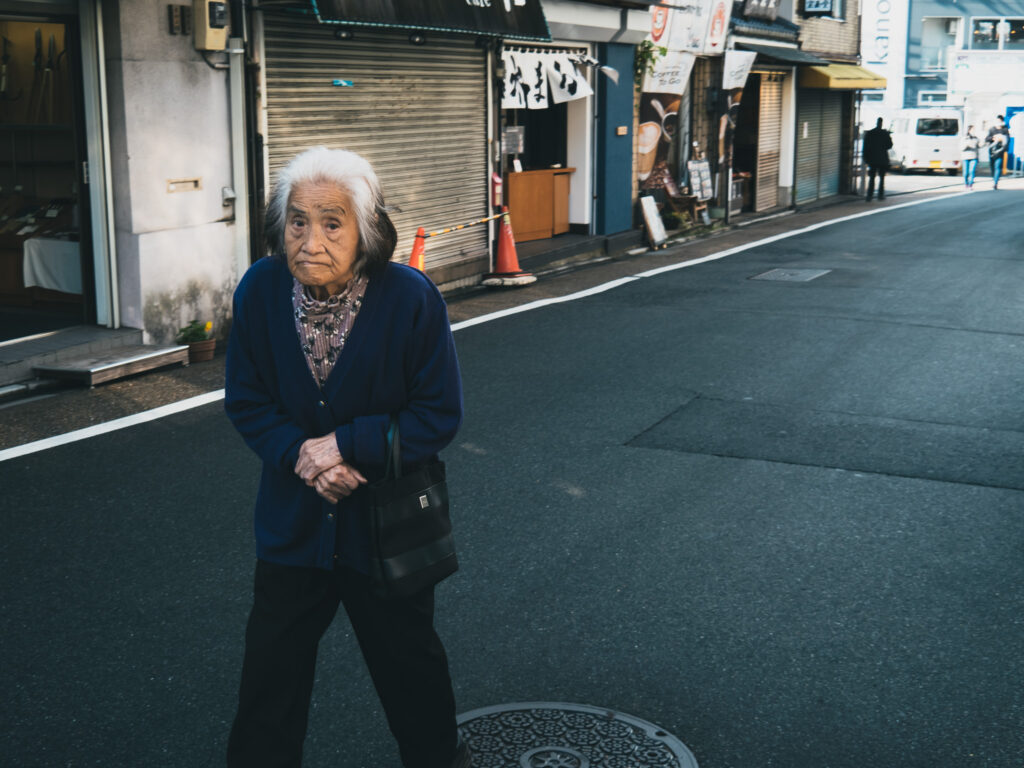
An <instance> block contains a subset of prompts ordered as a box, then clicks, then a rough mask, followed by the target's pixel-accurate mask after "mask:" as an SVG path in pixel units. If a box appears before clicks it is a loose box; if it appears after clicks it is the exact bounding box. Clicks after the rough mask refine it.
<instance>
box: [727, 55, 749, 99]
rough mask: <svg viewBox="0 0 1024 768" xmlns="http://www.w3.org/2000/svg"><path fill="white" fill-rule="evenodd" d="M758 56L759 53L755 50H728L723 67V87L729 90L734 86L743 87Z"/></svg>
mask: <svg viewBox="0 0 1024 768" xmlns="http://www.w3.org/2000/svg"><path fill="white" fill-rule="evenodd" d="M756 58H757V54H756V53H754V52H753V51H726V52H725V62H724V63H725V66H724V67H723V69H722V89H723V90H726V91H729V90H732V89H733V88H742V87H743V85H744V84H745V83H746V82H747V76H748V75H749V74H750V68H751V67H752V66H754V59H756Z"/></svg>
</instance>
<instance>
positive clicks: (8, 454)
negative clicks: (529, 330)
mask: <svg viewBox="0 0 1024 768" xmlns="http://www.w3.org/2000/svg"><path fill="white" fill-rule="evenodd" d="M967 194H971V193H970V192H966V191H965V192H956V193H954V194H949V195H940V196H938V197H929V198H925V199H923V200H914V201H912V202H909V203H900V204H899V205H890V206H886V207H885V208H875V209H873V210H870V211H861V212H860V213H852V214H850V215H849V216H841V217H840V218H838V219H829V220H828V221H820V222H818V223H817V224H810V225H809V226H806V227H802V228H801V229H794V230H792V231H790V232H782V233H780V234H778V235H772V236H771V237H765V238H762V239H761V240H755V241H754V242H752V243H746V244H745V245H737V246H736V247H735V248H728V249H726V250H724V251H718V252H717V253H712V254H710V255H708V256H702V257H701V258H699V259H690V260H688V261H681V262H679V263H677V264H669V265H668V266H665V267H658V268H657V269H649V270H647V271H646V272H638V273H637V274H635V275H631V276H629V277H621V278H619V279H618V280H612V281H611V282H608V283H603V284H601V285H597V286H594V287H593V288H587V289H586V290H583V291H577V292H576V293H570V294H568V295H566V296H555V297H552V298H550V299H538V300H537V301H531V302H529V303H528V304H523V305H521V306H518V307H510V308H508V309H502V310H499V311H498V312H491V313H489V314H486V315H480V317H474V318H471V319H469V320H463V321H461V322H458V323H453V324H452V331H458V330H461V329H463V328H470V327H472V326H474V325H480V324H481V323H488V322H490V321H492V320H498V319H500V318H502V317H509V316H510V315H518V314H520V313H521V312H530V311H531V310H534V309H540V308H542V307H548V306H551V305H553V304H562V303H564V302H567V301H576V300H577V299H583V298H586V297H587V296H594V295H596V294H599V293H604V292H605V291H610V290H612V289H613V288H618V287H619V286H621V285H626V284H627V283H632V282H634V281H636V280H640V279H642V278H645V277H655V276H656V275H660V274H663V273H665V272H672V271H674V270H677V269H684V268H686V267H693V266H696V265H697V264H704V263H705V262H708V261H717V260H718V259H724V258H725V257H726V256H732V255H734V254H737V253H742V252H743V251H749V250H750V249H752V248H759V247H760V246H762V245H770V244H771V243H776V242H778V241H779V240H785V239H787V238H790V237H796V236H798V235H803V234H806V233H808V232H814V231H815V230H818V229H823V228H825V227H830V226H832V225H834V224H842V223H843V222H846V221H853V220H854V219H861V218H864V217H865V216H874V215H875V214H879V213H888V212H889V211H896V210H899V209H900V208H910V207H912V206H915V205H923V204H924V203H932V202H935V201H937V200H949V199H950V198H954V197H961V196H962V195H967ZM974 194H977V193H974ZM223 398H224V390H223V389H218V390H217V391H216V392H208V393H206V394H205V395H198V396H196V397H190V398H189V399H187V400H181V401H180V402H177V403H170V404H169V405H162V406H160V407H159V408H153V409H152V410H149V411H143V412H142V413H136V414H134V415H132V416H125V417H124V418H121V419H114V420H113V421H108V422H105V423H103V424H96V425H94V426H91V427H86V428H85V429H76V430H75V431H74V432H67V433H65V434H63V435H55V436H53V437H47V438H46V439H44V440H36V441H35V442H32V443H25V444H24V445H18V446H15V447H14V448H7V449H5V450H0V462H3V461H7V460H8V459H16V458H19V457H21V456H26V455H28V454H30V453H36V452H38V451H45V450H47V449H49V448H56V447H57V446H59V445H67V444H68V443H74V442H77V441H78V440H85V439H87V438H90V437H95V436H96V435H103V434H106V433H108V432H114V431H116V430H118V429H125V428H126V427H133V426H135V425H136V424H144V423H145V422H147V421H153V420H155V419H161V418H163V417H164V416H170V415H171V414H173V413H181V412H182V411H187V410H189V409H191V408H198V407H200V406H202V405H209V404H210V403H215V402H217V401H218V400H222V399H223Z"/></svg>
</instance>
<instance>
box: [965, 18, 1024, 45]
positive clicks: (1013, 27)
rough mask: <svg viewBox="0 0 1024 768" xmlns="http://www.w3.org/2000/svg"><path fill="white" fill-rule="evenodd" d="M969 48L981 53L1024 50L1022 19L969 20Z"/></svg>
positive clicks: (1023, 22) (1023, 20) (1023, 19)
mask: <svg viewBox="0 0 1024 768" xmlns="http://www.w3.org/2000/svg"><path fill="white" fill-rule="evenodd" d="M971 48H973V49H975V50H981V51H986V50H987V51H996V50H1018V51H1019V50H1024V18H1019V17H1018V18H1014V19H1008V18H995V17H993V18H975V19H971Z"/></svg>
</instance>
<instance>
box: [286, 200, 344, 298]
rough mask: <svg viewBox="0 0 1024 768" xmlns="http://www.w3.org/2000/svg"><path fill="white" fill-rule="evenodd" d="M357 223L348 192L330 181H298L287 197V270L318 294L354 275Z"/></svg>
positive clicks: (321, 295)
mask: <svg viewBox="0 0 1024 768" xmlns="http://www.w3.org/2000/svg"><path fill="white" fill-rule="evenodd" d="M358 248H359V226H358V224H357V223H356V216H355V211H354V210H353V207H352V200H351V198H350V197H349V194H348V193H347V192H346V191H345V190H343V189H340V188H339V187H337V186H335V185H334V184H331V183H329V182H319V181H317V182H314V181H307V182H302V183H301V184H296V185H295V187H294V188H293V189H292V194H291V197H289V198H288V208H287V212H286V218H285V228H284V251H285V256H286V258H287V260H288V269H289V270H290V271H291V273H292V275H293V276H294V277H295V279H296V280H298V281H299V282H300V283H302V284H303V285H307V286H309V287H310V292H311V293H312V294H313V296H315V297H316V298H319V299H324V298H327V297H328V296H331V295H333V294H336V293H340V292H341V291H342V289H344V287H345V285H346V284H347V283H348V281H349V280H351V279H352V267H353V265H354V264H355V261H356V254H357V251H358Z"/></svg>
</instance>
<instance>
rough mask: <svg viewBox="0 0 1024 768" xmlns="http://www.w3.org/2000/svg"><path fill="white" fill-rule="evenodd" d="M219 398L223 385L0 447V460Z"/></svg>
mask: <svg viewBox="0 0 1024 768" xmlns="http://www.w3.org/2000/svg"><path fill="white" fill-rule="evenodd" d="M223 399H224V390H223V389H218V390H217V391H216V392H207V393H206V394H205V395H196V396H195V397H190V398H188V399H187V400H179V401H178V402H177V403H169V404H168V405H161V406H160V407H159V408H153V409H152V410H149V411H143V412H142V413H135V414H132V415H131V416H125V417H124V418H120V419H114V420H113V421H106V422H104V423H102V424H95V425H93V426H91V427H86V428H85V429H76V430H75V431H74V432H66V433H65V434H63V435H54V436H53V437H47V438H45V439H43V440H36V441H35V442H33V443H25V444H24V445H17V446H15V447H14V448H7V449H5V450H2V451H0V461H7V460H8V459H16V458H18V457H20V456H26V455H28V454H30V453H36V452H37V451H45V450H47V449H49V448H56V447H57V446H58V445H67V444H68V443H74V442H77V441H78V440H85V439H86V438H89V437H96V436H97V435H105V434H106V433H107V432H116V431H117V430H119V429H125V428H126V427H134V426H135V425H136V424H145V423H146V422H147V421H154V420H155V419H162V418H163V417H164V416H170V415H171V414H172V413H181V412H182V411H188V410H191V409H192V408H198V407H199V406H201V405H209V404H210V403H215V402H217V401H218V400H223Z"/></svg>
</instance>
